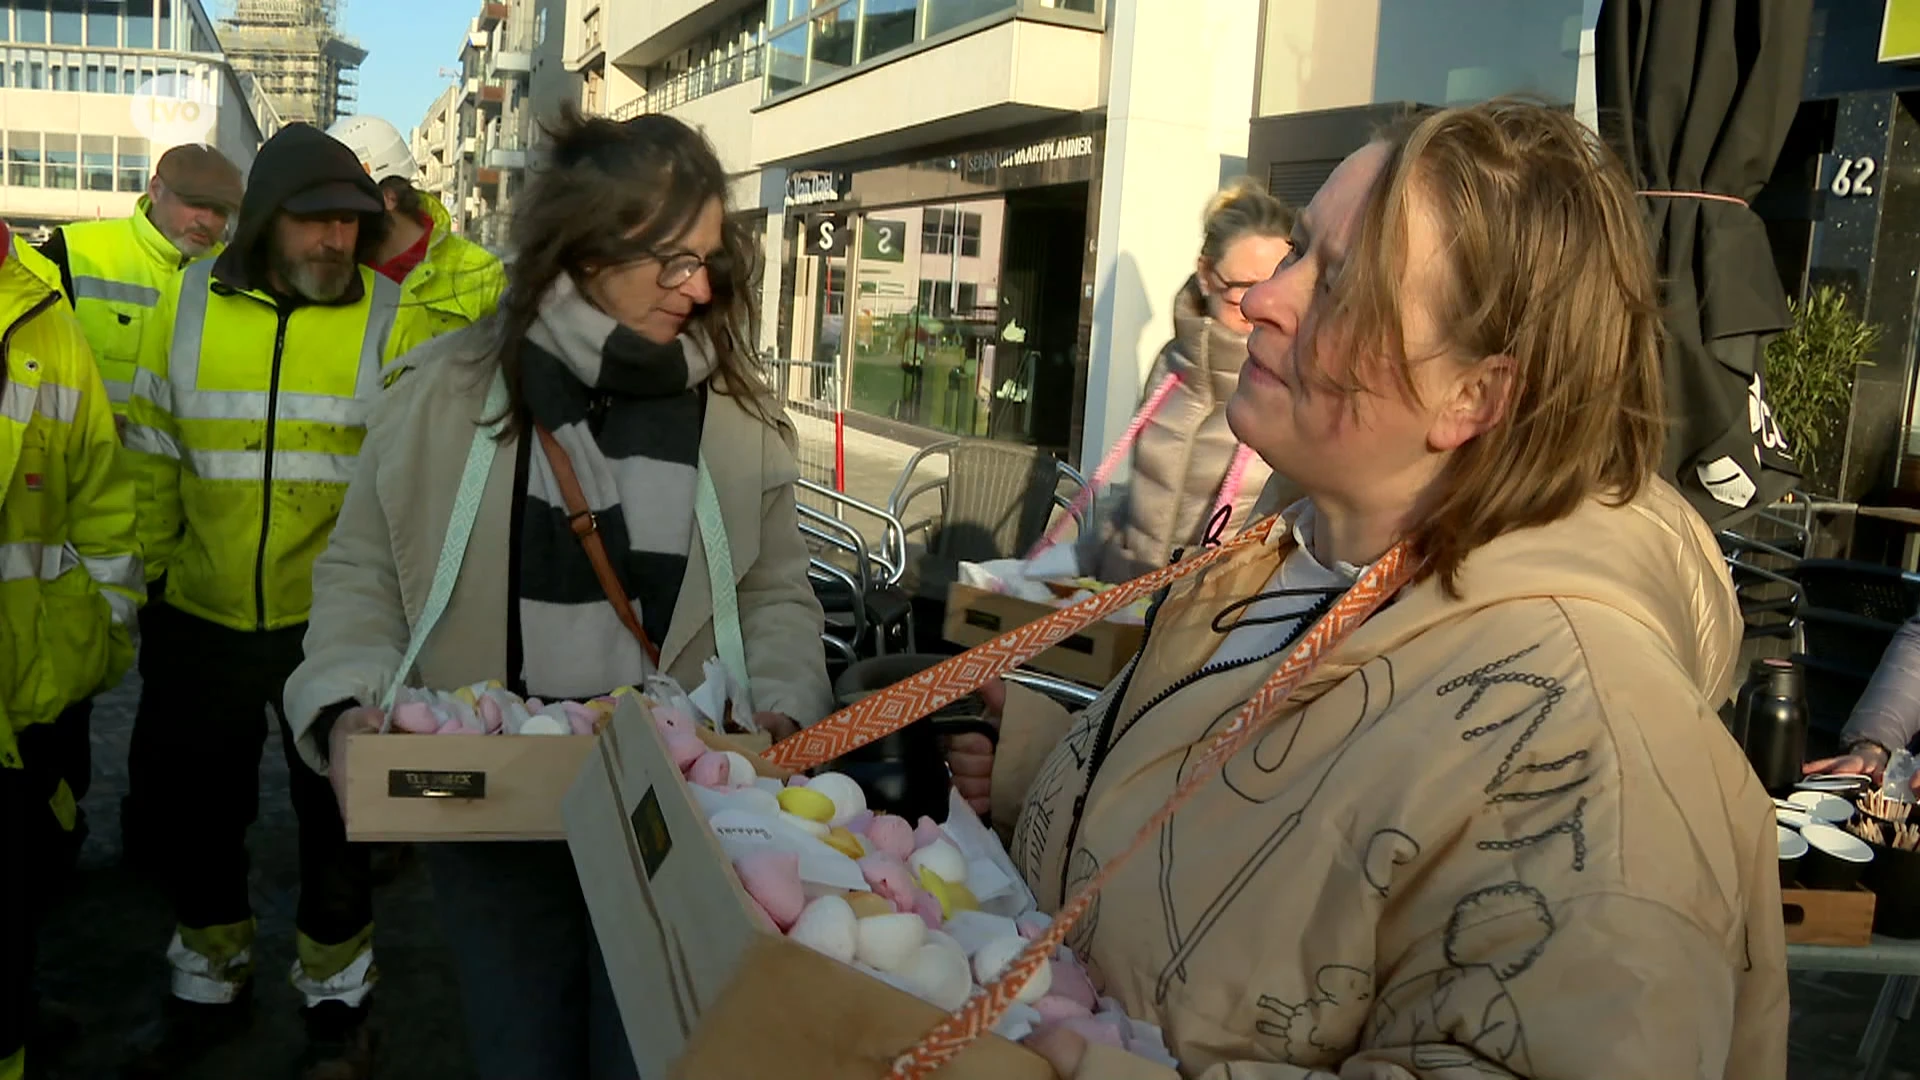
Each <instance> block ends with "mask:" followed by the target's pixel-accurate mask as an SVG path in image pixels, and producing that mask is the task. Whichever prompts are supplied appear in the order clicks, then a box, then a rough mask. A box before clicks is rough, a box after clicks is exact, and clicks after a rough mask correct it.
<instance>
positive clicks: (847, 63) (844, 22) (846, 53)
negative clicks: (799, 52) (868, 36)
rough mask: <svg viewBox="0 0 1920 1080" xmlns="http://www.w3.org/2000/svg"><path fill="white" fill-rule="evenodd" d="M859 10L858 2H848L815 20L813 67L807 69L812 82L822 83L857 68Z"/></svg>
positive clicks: (854, 0) (808, 77)
mask: <svg viewBox="0 0 1920 1080" xmlns="http://www.w3.org/2000/svg"><path fill="white" fill-rule="evenodd" d="M859 7H860V5H859V3H858V2H857V0H847V2H846V3H844V4H841V5H840V6H839V7H837V8H834V9H833V10H831V11H829V12H827V13H826V14H824V15H821V16H820V17H818V18H816V19H814V20H813V63H812V65H811V66H809V67H808V68H807V81H808V82H819V81H820V80H821V79H824V78H826V77H828V76H830V75H834V74H837V73H839V72H842V71H845V70H846V69H848V68H850V67H852V66H853V39H854V30H855V27H856V26H857V20H856V19H855V18H854V16H855V13H856V12H857V11H858V10H859Z"/></svg>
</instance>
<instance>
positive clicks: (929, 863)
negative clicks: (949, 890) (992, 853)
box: [907, 840, 967, 885]
mask: <svg viewBox="0 0 1920 1080" xmlns="http://www.w3.org/2000/svg"><path fill="white" fill-rule="evenodd" d="M907 869H909V870H912V871H913V876H914V877H915V878H916V879H917V878H919V876H920V871H922V870H931V871H933V873H934V875H935V876H936V877H938V878H939V879H940V880H941V881H944V882H947V883H948V884H950V885H964V884H966V882H967V857H966V856H965V855H962V854H960V849H959V848H957V847H954V846H953V842H952V841H949V840H935V841H934V842H933V843H931V844H928V845H927V846H926V847H923V848H921V849H920V850H919V851H916V852H914V853H913V854H912V855H909V856H907Z"/></svg>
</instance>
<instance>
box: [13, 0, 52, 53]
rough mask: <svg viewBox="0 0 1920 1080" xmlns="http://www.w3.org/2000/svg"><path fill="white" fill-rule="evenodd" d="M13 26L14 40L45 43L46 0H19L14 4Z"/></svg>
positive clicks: (37, 43)
mask: <svg viewBox="0 0 1920 1080" xmlns="http://www.w3.org/2000/svg"><path fill="white" fill-rule="evenodd" d="M13 27H14V40H15V41H24V42H26V43H27V44H29V45H44V44H46V41H47V4H46V0H19V2H18V3H16V4H14V6H13Z"/></svg>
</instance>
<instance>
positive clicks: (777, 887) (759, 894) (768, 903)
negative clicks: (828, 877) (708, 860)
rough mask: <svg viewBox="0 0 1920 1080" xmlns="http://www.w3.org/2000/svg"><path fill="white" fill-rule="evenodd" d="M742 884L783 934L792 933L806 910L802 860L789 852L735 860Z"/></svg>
mask: <svg viewBox="0 0 1920 1080" xmlns="http://www.w3.org/2000/svg"><path fill="white" fill-rule="evenodd" d="M733 868H734V870H735V871H737V872H738V873H739V875H740V884H741V885H743V886H745V887H746V890H747V895H748V896H751V897H753V899H754V901H755V902H756V903H758V904H759V905H760V907H761V908H762V909H764V910H765V911H766V913H767V917H768V918H770V919H772V920H773V923H774V925H775V926H776V927H778V928H779V929H781V930H783V931H784V930H787V929H790V928H791V927H792V926H793V924H794V920H796V919H798V918H799V917H800V912H801V909H803V908H805V907H806V906H807V891H806V887H805V886H804V885H802V884H801V882H800V856H798V855H795V854H794V853H792V852H790V851H756V852H753V853H752V854H749V855H745V856H742V857H741V858H739V859H736V860H734V863H733Z"/></svg>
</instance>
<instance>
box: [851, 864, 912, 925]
mask: <svg viewBox="0 0 1920 1080" xmlns="http://www.w3.org/2000/svg"><path fill="white" fill-rule="evenodd" d="M860 874H861V876H862V877H865V878H866V879H867V885H868V887H869V888H871V889H872V890H873V891H874V892H876V893H879V894H880V895H881V896H883V897H885V898H886V899H888V900H890V901H892V902H893V906H894V907H896V908H898V909H900V910H901V911H912V910H914V895H913V894H914V893H915V892H916V891H917V887H916V886H915V885H914V883H913V871H911V870H909V869H907V864H906V862H905V861H904V860H902V859H900V858H898V857H896V856H893V855H886V854H882V853H880V852H875V853H874V854H872V855H869V856H867V857H866V858H864V859H861V860H860Z"/></svg>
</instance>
